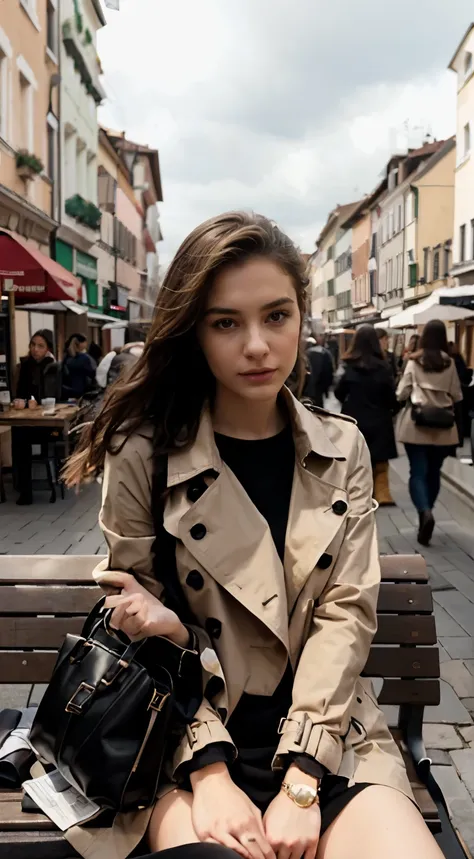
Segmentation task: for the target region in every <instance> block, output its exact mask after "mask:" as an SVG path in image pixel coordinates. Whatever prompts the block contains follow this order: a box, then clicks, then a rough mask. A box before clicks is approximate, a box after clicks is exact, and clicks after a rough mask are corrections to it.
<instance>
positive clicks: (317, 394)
mask: <svg viewBox="0 0 474 859" xmlns="http://www.w3.org/2000/svg"><path fill="white" fill-rule="evenodd" d="M318 336H319V337H320V335H318ZM306 360H307V365H308V373H307V375H306V382H305V385H304V388H303V396H305V397H309V399H311V400H312V401H313V403H314V404H315V405H316V406H319V407H320V408H323V407H324V397H327V396H328V394H329V391H330V389H331V385H332V383H333V377H334V365H333V362H332V356H331V353H330V352H329V351H328V349H326V348H325V346H323V345H322V344H321V342H319V343H318V340H317V339H316V343H315V345H314V346H313V345H312V346H310V348H309V349H308V351H307V353H306Z"/></svg>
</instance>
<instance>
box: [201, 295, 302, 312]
mask: <svg viewBox="0 0 474 859" xmlns="http://www.w3.org/2000/svg"><path fill="white" fill-rule="evenodd" d="M294 303H295V302H294V299H293V298H290V296H289V295H288V296H284V297H283V298H276V299H275V301H269V302H268V304H263V305H262V307H261V308H260V309H261V310H274V309H275V308H276V307H283V305H284V304H294ZM239 313H240V310H235V308H232V307H210V308H209V310H206V312H205V314H204V316H211V314H225V315H227V316H237V315H238V314H239Z"/></svg>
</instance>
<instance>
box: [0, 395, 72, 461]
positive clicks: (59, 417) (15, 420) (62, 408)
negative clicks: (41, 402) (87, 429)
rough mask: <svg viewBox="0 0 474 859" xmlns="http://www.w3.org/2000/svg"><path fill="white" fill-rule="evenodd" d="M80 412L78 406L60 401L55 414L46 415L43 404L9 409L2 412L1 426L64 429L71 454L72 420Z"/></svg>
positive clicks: (0, 414) (67, 447) (67, 452)
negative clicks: (70, 429)
mask: <svg viewBox="0 0 474 859" xmlns="http://www.w3.org/2000/svg"><path fill="white" fill-rule="evenodd" d="M77 412H78V406H68V405H66V404H64V405H62V404H61V403H59V404H58V405H57V406H56V408H55V413H54V414H53V415H44V414H43V409H42V407H41V406H38V408H37V409H8V410H7V411H3V412H0V427H2V426H7V427H45V428H46V427H49V428H50V429H59V430H62V433H63V436H64V443H65V448H66V456H68V454H69V436H68V433H69V428H70V425H71V421H72V420H73V418H75V416H76V415H77Z"/></svg>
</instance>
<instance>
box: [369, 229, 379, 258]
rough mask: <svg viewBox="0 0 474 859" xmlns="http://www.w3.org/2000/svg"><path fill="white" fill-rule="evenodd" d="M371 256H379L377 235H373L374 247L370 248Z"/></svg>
mask: <svg viewBox="0 0 474 859" xmlns="http://www.w3.org/2000/svg"><path fill="white" fill-rule="evenodd" d="M370 256H371V257H375V256H377V233H372V246H371V248H370Z"/></svg>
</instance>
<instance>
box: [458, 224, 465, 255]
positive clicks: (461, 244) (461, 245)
mask: <svg viewBox="0 0 474 859" xmlns="http://www.w3.org/2000/svg"><path fill="white" fill-rule="evenodd" d="M465 259H466V224H462V226H461V227H460V228H459V262H464V260H465Z"/></svg>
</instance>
